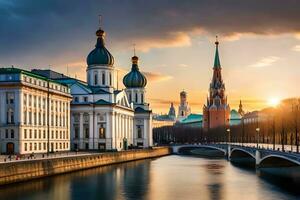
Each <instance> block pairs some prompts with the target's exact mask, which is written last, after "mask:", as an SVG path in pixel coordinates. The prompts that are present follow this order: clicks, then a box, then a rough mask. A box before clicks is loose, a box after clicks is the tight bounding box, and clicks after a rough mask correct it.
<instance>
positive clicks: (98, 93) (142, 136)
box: [35, 28, 153, 151]
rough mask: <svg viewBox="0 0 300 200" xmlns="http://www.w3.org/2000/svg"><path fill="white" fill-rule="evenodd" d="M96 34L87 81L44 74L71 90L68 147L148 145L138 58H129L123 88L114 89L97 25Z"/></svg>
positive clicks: (148, 115) (148, 124) (112, 70)
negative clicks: (129, 62) (69, 139)
mask: <svg viewBox="0 0 300 200" xmlns="http://www.w3.org/2000/svg"><path fill="white" fill-rule="evenodd" d="M96 36H97V42H96V45H95V48H94V49H93V50H92V51H91V52H90V53H89V55H88V56H87V69H86V73H87V82H83V81H80V80H78V79H73V78H69V77H66V76H63V75H61V77H59V76H57V77H55V72H52V73H54V76H53V77H51V75H50V74H48V75H46V76H48V77H49V78H52V79H55V80H56V81H59V82H60V83H63V84H66V85H68V86H69V87H70V89H71V95H72V98H73V99H72V102H71V127H70V128H71V145H72V146H71V149H73V150H103V151H104V150H126V149H128V148H130V147H139V148H147V147H150V146H152V145H153V141H152V111H151V110H150V108H149V104H148V103H147V102H146V97H145V86H146V84H147V79H146V77H145V76H144V75H143V74H142V73H141V72H140V71H139V66H138V57H137V56H135V55H134V56H133V57H132V68H131V71H130V72H129V73H128V74H127V75H126V76H125V77H124V78H123V84H124V86H125V87H126V88H125V89H123V90H118V89H117V84H118V81H117V78H118V77H117V69H116V68H115V67H114V57H113V56H112V54H111V53H110V52H109V51H108V50H107V48H106V47H105V44H104V37H105V32H104V31H103V30H102V29H101V28H99V30H97V32H96ZM35 72H36V73H44V72H45V70H35ZM56 74H58V73H56ZM44 75H45V74H44Z"/></svg>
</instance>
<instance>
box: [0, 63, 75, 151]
mask: <svg viewBox="0 0 300 200" xmlns="http://www.w3.org/2000/svg"><path fill="white" fill-rule="evenodd" d="M71 99H72V97H71V95H70V90H69V88H68V86H66V85H64V84H61V83H59V82H57V81H54V80H51V79H48V78H45V77H43V76H40V75H37V74H35V73H32V72H29V71H26V70H22V69H18V68H0V151H1V153H6V154H14V153H19V154H29V153H32V152H34V153H44V152H47V151H48V150H49V151H68V150H70V131H69V128H70V116H69V115H70V114H69V113H70V101H71Z"/></svg>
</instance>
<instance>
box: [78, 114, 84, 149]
mask: <svg viewBox="0 0 300 200" xmlns="http://www.w3.org/2000/svg"><path fill="white" fill-rule="evenodd" d="M79 148H84V144H83V113H79Z"/></svg>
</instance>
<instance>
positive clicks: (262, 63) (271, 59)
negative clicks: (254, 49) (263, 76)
mask: <svg viewBox="0 0 300 200" xmlns="http://www.w3.org/2000/svg"><path fill="white" fill-rule="evenodd" d="M279 59H280V58H279V57H276V56H268V57H264V58H262V59H260V60H259V61H257V62H256V63H254V64H252V65H250V67H266V66H270V65H272V64H273V63H275V62H276V61H278V60H279Z"/></svg>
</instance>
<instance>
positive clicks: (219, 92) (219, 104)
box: [202, 37, 230, 130]
mask: <svg viewBox="0 0 300 200" xmlns="http://www.w3.org/2000/svg"><path fill="white" fill-rule="evenodd" d="M215 45H216V51H215V59H214V66H213V77H212V80H211V83H210V85H209V96H208V97H207V103H206V105H204V106H203V122H202V126H203V128H204V130H209V129H211V128H217V127H220V126H227V125H229V119H230V107H229V104H228V103H227V96H226V95H225V84H224V82H223V79H222V73H221V71H222V67H221V62H220V58H219V41H218V37H216V42H215Z"/></svg>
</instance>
